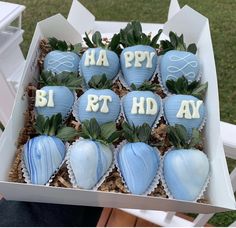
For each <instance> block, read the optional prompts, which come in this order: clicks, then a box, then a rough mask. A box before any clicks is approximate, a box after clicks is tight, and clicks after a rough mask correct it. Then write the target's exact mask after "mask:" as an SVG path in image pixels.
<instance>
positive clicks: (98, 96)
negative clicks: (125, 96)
mask: <svg viewBox="0 0 236 228" xmlns="http://www.w3.org/2000/svg"><path fill="white" fill-rule="evenodd" d="M104 96H105V98H103V97H104ZM91 99H92V100H94V102H93V103H94V107H95V108H92V107H91V106H90V105H89V100H91ZM119 114H120V98H119V96H118V95H117V94H115V93H114V92H113V91H112V90H109V89H89V90H87V91H86V92H85V93H84V94H82V95H81V96H80V98H79V99H78V100H77V101H76V102H75V105H74V107H73V115H74V116H75V118H76V119H77V120H78V121H80V122H84V121H85V120H90V119H92V118H95V119H96V120H97V122H98V123H99V124H103V123H107V122H110V121H116V120H117V118H118V116H119Z"/></svg>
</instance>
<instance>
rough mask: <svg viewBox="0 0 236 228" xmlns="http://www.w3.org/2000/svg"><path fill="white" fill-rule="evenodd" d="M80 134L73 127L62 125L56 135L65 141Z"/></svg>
mask: <svg viewBox="0 0 236 228" xmlns="http://www.w3.org/2000/svg"><path fill="white" fill-rule="evenodd" d="M78 135H79V133H78V131H76V130H75V129H74V128H73V127H62V128H60V129H59V130H58V132H57V134H56V137H58V138H60V139H61V140H63V141H71V140H72V139H74V138H75V137H76V136H78Z"/></svg>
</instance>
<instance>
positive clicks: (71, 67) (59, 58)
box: [44, 51, 80, 74]
mask: <svg viewBox="0 0 236 228" xmlns="http://www.w3.org/2000/svg"><path fill="white" fill-rule="evenodd" d="M79 62H80V58H79V56H78V55H77V54H75V53H73V52H69V51H67V52H62V51H51V52H49V53H48V54H47V55H46V57H45V59H44V70H47V71H51V72H53V73H56V74H59V73H61V72H63V71H66V72H75V73H76V72H78V71H79Z"/></svg>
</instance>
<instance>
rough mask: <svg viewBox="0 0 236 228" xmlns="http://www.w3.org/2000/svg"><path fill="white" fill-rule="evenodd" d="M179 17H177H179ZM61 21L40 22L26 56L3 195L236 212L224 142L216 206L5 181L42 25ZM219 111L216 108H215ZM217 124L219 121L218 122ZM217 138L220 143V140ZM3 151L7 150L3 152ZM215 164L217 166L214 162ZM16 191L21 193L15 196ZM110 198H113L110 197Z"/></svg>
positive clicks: (7, 136) (0, 173) (7, 143)
mask: <svg viewBox="0 0 236 228" xmlns="http://www.w3.org/2000/svg"><path fill="white" fill-rule="evenodd" d="M185 10H186V8H185ZM180 12H181V11H180ZM187 13H188V9H187ZM176 16H178V14H177V15H176ZM62 18H63V17H62V16H61V15H55V16H54V17H51V18H48V19H46V20H44V21H42V22H39V23H38V25H37V27H36V31H35V35H34V38H33V40H32V43H31V47H30V51H29V54H28V57H27V63H26V68H25V71H24V78H23V80H22V82H21V86H20V89H19V91H18V93H17V99H16V103H15V107H14V111H13V115H12V118H11V120H10V122H9V124H8V126H7V128H6V131H5V132H4V133H3V136H2V142H1V143H0V153H2V156H4V159H3V160H1V161H0V164H1V163H2V164H1V165H0V180H2V181H1V182H0V192H2V193H3V195H4V196H5V197H6V198H8V199H15V200H26V201H28V200H29V201H40V202H51V203H71V204H81V202H82V204H83V203H84V204H86V203H87V204H88V205H93V206H96V205H97V206H109V205H110V206H113V207H114V204H113V201H112V200H111V198H114V199H115V201H116V207H123V208H125V207H127V208H131V207H133V208H143V209H159V210H169V211H185V212H190V211H192V212H201V213H210V212H216V211H223V210H230V209H235V204H234V201H232V199H233V194H232V186H231V184H230V181H229V175H228V173H227V172H225V170H226V169H227V167H226V163H225V158H224V153H223V146H222V142H219V145H216V146H215V147H216V149H217V152H218V156H219V158H218V159H216V160H217V161H218V164H217V166H218V167H221V168H223V172H219V171H218V173H219V176H220V177H221V178H223V182H224V185H226V187H224V186H223V184H222V182H221V185H222V188H221V189H222V191H221V193H224V196H225V197H223V198H221V199H222V200H219V196H220V195H219V194H216V197H215V198H216V200H215V199H213V201H214V203H215V204H213V205H202V204H196V203H191V202H182V201H178V200H166V199H161V198H153V197H145V202H146V204H145V205H144V206H143V203H144V201H143V199H144V197H143V196H130V197H129V196H128V198H127V196H125V195H123V194H114V193H104V192H93V193H92V192H91V191H90V192H89V191H84V190H74V189H60V188H52V187H44V186H31V185H25V184H15V183H9V182H6V181H5V180H6V179H7V175H8V172H9V168H10V165H9V164H11V162H12V159H13V158H14V153H15V147H14V145H13V143H14V142H15V141H16V138H17V137H18V132H19V130H20V129H21V127H22V123H23V112H24V110H25V109H26V106H27V102H26V101H25V100H22V95H23V93H24V88H25V86H26V85H27V84H28V82H29V81H31V80H32V77H33V76H36V74H37V61H36V60H37V56H38V42H39V39H41V38H42V37H43V35H47V34H48V29H47V27H48V26H46V29H45V30H46V31H43V33H44V34H42V33H41V32H42V26H43V27H44V25H45V24H47V23H48V22H49V24H50V25H51V26H52V25H53V24H54V23H55V24H59V22H60V23H61V22H62V21H63V20H65V19H62ZM98 23H99V22H98ZM110 23H112V22H110ZM55 24H54V25H55ZM64 26H65V27H66V29H70V27H71V26H70V25H69V24H66V22H65V23H64ZM54 27H56V26H54ZM44 28H45V27H44ZM62 28H63V27H62V26H61V24H60V30H61V31H62V30H63V29H62ZM49 30H50V29H49ZM208 30H209V29H208ZM55 32H57V35H58V36H59V37H57V38H60V39H66V37H64V36H63V34H62V33H61V32H60V31H57V30H56V31H55ZM49 33H50V31H49ZM77 37H78V39H79V37H80V36H79V35H78V36H77ZM208 39H209V37H208ZM66 40H67V41H70V42H72V41H71V40H74V39H73V37H69V38H68V39H66ZM190 41H191V40H190ZM209 42H210V44H211V40H209ZM216 85H217V84H216ZM213 92H214V91H213ZM208 94H209V92H208ZM213 95H217V96H218V94H214V93H213ZM216 110H218V107H217V105H216ZM218 112H219V110H218ZM216 121H218V120H217V119H216ZM217 128H218V127H217ZM218 139H219V140H220V138H218ZM3 148H4V149H5V150H3ZM4 151H9V153H8V154H7V155H9V156H6V152H5V154H4V153H3V152H4ZM218 156H217V157H218ZM222 156H223V160H224V162H219V161H221V158H222ZM212 165H213V166H214V163H213V164H212ZM221 170H222V169H221ZM218 173H217V175H218ZM222 173H223V174H222ZM216 179H218V180H219V178H216ZM213 183H214V186H213V187H212V188H209V189H210V191H211V192H214V190H215V189H214V187H217V188H218V187H219V186H218V185H219V184H218V185H217V181H216V182H214V181H213ZM230 186H231V187H230ZM19 190H20V191H19ZM31 191H33V192H31ZM65 191H67V192H68V194H67V195H65ZM17 192H18V194H17V195H16V193H17ZM53 192H55V193H56V194H57V195H55V196H54V197H52V198H49V195H54V194H53ZM62 192H63V193H62ZM72 192H73V196H74V197H76V196H78V198H80V199H76V200H75V199H74V200H73V198H71V197H70V196H69V195H70V194H71V193H72ZM88 192H89V195H90V196H89V198H87V200H85V201H84V199H83V200H82V198H83V197H80V196H79V195H81V196H82V195H86V194H88ZM225 192H226V193H225ZM39 193H40V194H39ZM48 194H49V195H48ZM62 194H64V196H65V197H64V199H63V200H62V199H60V197H59V198H58V197H57V196H62ZM91 194H92V195H93V197H91ZM37 195H38V197H37ZM111 195H112V197H110V196H111ZM39 196H40V197H39ZM220 197H221V196H220ZM131 198H132V199H135V202H134V201H132V200H129V199H131ZM213 198H214V197H213ZM91 199H92V200H93V201H92V202H91ZM107 199H110V200H111V201H107ZM127 200H128V202H127ZM164 202H165V203H164ZM159 203H160V204H159ZM158 204H159V205H158Z"/></svg>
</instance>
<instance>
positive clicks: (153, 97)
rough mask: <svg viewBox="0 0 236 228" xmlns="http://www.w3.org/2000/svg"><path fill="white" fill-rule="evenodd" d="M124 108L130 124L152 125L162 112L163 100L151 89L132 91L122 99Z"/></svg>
mask: <svg viewBox="0 0 236 228" xmlns="http://www.w3.org/2000/svg"><path fill="white" fill-rule="evenodd" d="M122 109H123V112H124V115H125V118H126V120H127V121H128V123H129V124H131V125H132V124H134V126H140V125H142V124H144V123H147V124H148V125H149V126H150V127H152V126H153V125H154V124H155V122H156V120H158V119H159V117H160V115H161V114H162V101H161V98H160V96H159V95H157V94H154V93H153V92H151V91H132V92H129V93H127V95H125V96H124V98H123V99H122Z"/></svg>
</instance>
